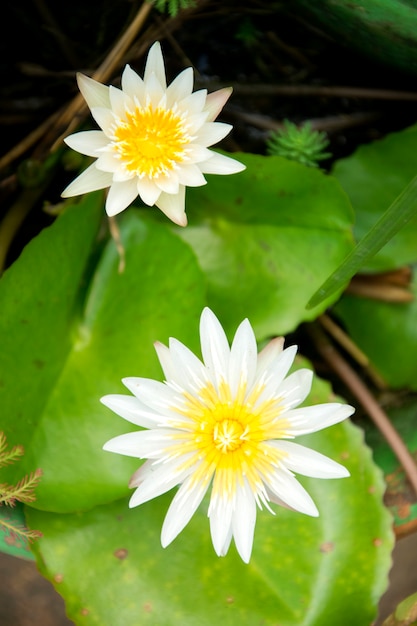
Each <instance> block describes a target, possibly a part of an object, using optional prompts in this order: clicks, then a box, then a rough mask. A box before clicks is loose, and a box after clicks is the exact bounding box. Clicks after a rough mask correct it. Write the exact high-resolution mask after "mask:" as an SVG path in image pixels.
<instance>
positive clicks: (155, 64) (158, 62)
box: [143, 41, 167, 89]
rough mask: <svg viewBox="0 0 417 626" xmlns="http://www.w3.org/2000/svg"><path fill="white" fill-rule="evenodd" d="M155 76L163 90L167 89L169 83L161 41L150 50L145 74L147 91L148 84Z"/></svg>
mask: <svg viewBox="0 0 417 626" xmlns="http://www.w3.org/2000/svg"><path fill="white" fill-rule="evenodd" d="M153 74H154V75H155V76H156V78H157V79H158V81H159V84H160V85H161V87H162V89H166V86H167V83H166V77H165V65H164V58H163V56H162V50H161V44H160V43H159V41H156V42H155V43H154V44H153V46H152V47H151V49H150V50H149V54H148V58H147V61H146V66H145V73H144V76H143V80H144V82H145V86H146V89H148V83H149V81H150V78H151V76H152V75H153Z"/></svg>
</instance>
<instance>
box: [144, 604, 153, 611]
mask: <svg viewBox="0 0 417 626" xmlns="http://www.w3.org/2000/svg"><path fill="white" fill-rule="evenodd" d="M143 610H144V611H145V613H151V612H152V604H151V603H150V602H145V604H144V605H143Z"/></svg>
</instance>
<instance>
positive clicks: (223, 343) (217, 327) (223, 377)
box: [200, 307, 230, 386]
mask: <svg viewBox="0 0 417 626" xmlns="http://www.w3.org/2000/svg"><path fill="white" fill-rule="evenodd" d="M200 340H201V353H202V355H203V361H204V364H205V366H206V367H207V369H208V370H209V372H210V374H211V376H212V377H213V380H214V381H216V383H217V385H218V386H219V384H220V383H221V382H223V381H227V380H228V373H229V359H230V348H229V342H228V341H227V337H226V334H225V332H224V330H223V328H222V326H221V324H220V322H219V320H218V319H217V317H216V316H215V315H214V313H213V312H212V311H211V310H210V309H209V308H207V307H206V308H205V309H204V310H203V312H202V314H201V320H200Z"/></svg>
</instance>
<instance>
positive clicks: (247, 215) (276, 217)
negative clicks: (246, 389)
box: [148, 153, 353, 340]
mask: <svg viewBox="0 0 417 626" xmlns="http://www.w3.org/2000/svg"><path fill="white" fill-rule="evenodd" d="M233 156H234V157H236V158H237V159H238V160H239V161H241V162H242V163H244V164H245V165H246V166H247V169H246V170H245V171H244V172H241V173H240V174H237V175H236V176H234V177H233V178H231V177H229V176H213V177H211V176H209V177H208V183H207V185H206V186H204V187H199V188H198V189H189V190H187V214H188V219H189V225H188V226H187V228H183V229H178V228H177V229H176V231H177V232H178V234H179V235H180V236H181V237H182V238H183V239H184V241H186V242H187V243H188V244H189V245H190V246H191V247H192V249H193V250H194V253H195V255H196V256H197V258H198V261H199V263H200V266H201V268H202V269H203V271H204V273H205V275H206V278H207V283H208V293H207V297H208V303H209V305H210V306H211V308H213V310H214V311H216V314H217V315H218V316H219V317H220V319H221V320H222V324H223V325H224V327H225V329H226V331H227V332H228V334H229V335H231V334H232V332H234V330H235V328H236V323H237V322H239V321H241V320H242V319H243V318H245V317H248V318H249V319H250V321H251V324H252V325H253V327H254V330H255V333H256V335H257V337H258V339H259V340H262V339H265V338H266V337H269V336H271V335H277V334H278V335H279V334H286V333H288V332H290V331H293V330H294V329H295V328H296V327H297V326H298V325H299V323H300V322H302V321H306V320H311V319H314V318H315V317H317V315H318V314H319V313H321V312H323V310H324V309H325V308H326V307H327V306H329V304H330V303H331V302H334V301H335V299H337V297H338V295H339V294H334V295H333V296H332V298H328V299H327V300H326V301H325V302H323V303H321V304H320V306H318V307H315V308H314V309H312V310H309V311H307V310H306V308H305V307H306V304H307V302H308V301H309V299H310V297H311V296H312V295H313V293H314V292H315V291H316V290H317V289H318V288H319V287H320V285H321V284H322V283H323V281H324V280H325V279H326V278H327V276H328V275H329V274H331V272H332V271H333V270H334V269H335V268H336V267H337V266H338V265H339V263H340V262H341V261H342V260H343V258H344V257H345V256H346V255H347V253H348V252H349V251H350V250H351V249H352V247H353V240H352V234H351V226H352V221H353V214H352V208H351V206H350V204H349V202H348V200H347V198H346V194H345V193H344V192H343V190H342V189H341V188H340V186H339V184H338V182H337V181H336V180H335V179H334V178H333V177H332V176H327V175H326V174H324V173H323V172H321V171H319V170H318V169H317V170H316V169H313V168H311V167H307V166H304V165H300V164H298V163H294V162H293V161H288V160H286V159H284V158H282V157H277V156H270V157H265V156H260V155H254V154H242V153H238V154H234V155H233ZM148 215H149V217H150V218H151V219H158V215H157V213H156V212H155V211H154V210H153V211H151V212H149V213H148ZM159 219H161V218H159Z"/></svg>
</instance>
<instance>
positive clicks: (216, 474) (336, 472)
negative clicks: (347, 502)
mask: <svg viewBox="0 0 417 626" xmlns="http://www.w3.org/2000/svg"><path fill="white" fill-rule="evenodd" d="M200 338H201V350H202V356H203V361H204V362H201V361H200V360H199V359H198V358H197V357H196V356H195V355H194V354H193V353H192V352H191V351H190V350H188V348H186V347H185V346H184V345H183V344H182V343H180V342H179V341H177V340H176V339H170V341H169V347H166V346H164V345H162V344H161V343H156V344H155V348H156V351H157V354H158V358H159V360H160V362H161V365H162V368H163V371H164V374H165V377H166V382H165V383H161V382H157V381H154V380H148V379H145V378H126V379H124V380H123V382H124V384H125V385H126V387H127V388H128V389H129V390H130V391H131V392H132V393H133V394H134V396H125V395H109V396H104V398H102V399H101V400H102V402H103V404H105V405H106V406H108V407H109V408H110V409H112V410H113V411H114V412H115V413H117V414H118V415H120V416H121V417H123V418H125V419H127V420H128V421H130V422H132V423H133V424H136V425H137V426H141V427H143V428H145V429H147V430H140V431H136V432H132V433H127V434H125V435H120V436H118V437H115V438H114V439H111V440H110V441H108V442H107V443H106V444H105V445H104V449H105V450H110V451H111V452H116V453H119V454H124V455H127V456H133V457H140V458H144V459H147V461H146V462H145V463H144V464H143V465H142V466H141V467H140V468H139V469H138V470H137V471H136V472H135V474H134V475H133V476H132V478H131V481H130V486H131V487H136V491H135V492H134V494H133V495H132V497H131V499H130V507H134V506H137V505H139V504H142V503H143V502H146V501H148V500H151V499H152V498H156V497H157V496H159V495H161V494H163V493H165V492H167V491H169V490H170V489H172V488H173V487H175V486H176V485H180V487H179V489H178V491H177V493H176V495H175V497H174V499H173V501H172V503H171V505H170V507H169V510H168V513H167V515H166V517H165V521H164V524H163V527H162V535H161V543H162V546H163V547H165V546H167V545H168V544H169V543H171V541H173V539H175V537H176V536H177V535H178V534H179V533H180V532H181V531H182V530H183V528H184V527H185V526H186V524H187V523H188V522H189V520H190V519H191V517H192V516H193V514H194V512H195V511H196V509H197V507H198V506H199V505H200V503H201V501H202V499H203V497H204V495H205V494H206V492H207V490H208V488H209V487H210V485H211V497H210V504H209V507H208V516H209V518H210V529H211V537H212V541H213V546H214V549H215V551H216V553H217V554H218V555H219V556H224V555H225V554H226V553H227V551H228V548H229V545H230V542H231V539H232V537H234V540H235V544H236V548H237V550H238V552H239V554H240V556H241V557H242V559H243V561H245V562H249V559H250V555H251V551H252V544H253V536H254V530H255V521H256V507H257V506H258V507H259V508H262V505H264V506H265V507H266V508H267V509H268V510H269V511H270V512H271V513H273V511H272V509H271V507H270V503H275V504H279V505H282V506H285V507H287V508H290V509H293V510H295V511H300V512H301V513H305V514H307V515H312V516H317V515H318V514H319V513H318V510H317V508H316V505H315V504H314V502H313V500H312V499H311V497H310V496H309V494H308V493H307V492H306V490H305V489H304V488H303V487H302V486H301V485H300V483H299V482H298V481H297V480H296V479H295V477H294V474H293V472H298V473H299V474H303V475H305V476H312V477H316V478H342V477H345V476H348V475H349V472H348V471H347V470H346V468H344V467H343V466H342V465H339V464H338V463H336V462H335V461H332V460H331V459H329V458H327V457H325V456H323V455H322V454H320V453H318V452H314V451H313V450H310V449H309V448H306V447H304V446H302V445H299V444H296V443H293V442H291V441H287V440H288V439H293V438H294V437H296V436H297V435H303V434H306V433H312V432H315V431H318V430H321V429H323V428H327V427H328V426H331V425H333V424H336V423H337V422H340V421H342V420H344V419H346V418H347V417H348V416H349V415H351V414H352V413H353V411H354V409H353V407H351V406H348V405H344V404H338V403H329V404H320V405H315V406H310V407H302V408H298V409H297V408H294V407H296V406H297V405H299V404H300V403H301V402H303V401H304V399H305V398H306V397H307V395H308V394H309V392H310V387H311V382H312V372H311V371H310V370H308V369H299V370H297V371H295V372H294V373H292V374H290V375H289V376H287V373H288V370H289V369H290V367H291V365H292V362H293V360H294V357H295V354H296V350H297V348H296V346H291V347H289V348H286V349H285V350H283V339H282V338H277V339H273V340H272V341H271V342H270V343H269V344H268V345H267V346H266V347H265V348H264V349H263V350H262V352H260V354H257V348H256V340H255V335H254V332H253V330H252V327H251V325H250V323H249V322H248V320H244V321H243V322H242V323H241V324H240V326H239V328H238V330H237V332H236V334H235V337H234V340H233V343H232V346H231V347H229V344H228V342H227V338H226V335H225V333H224V331H223V328H222V327H221V325H220V322H219V321H218V319H217V318H216V316H215V315H214V313H212V311H210V309H207V308H206V309H204V311H203V313H202V316H201V322H200Z"/></svg>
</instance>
